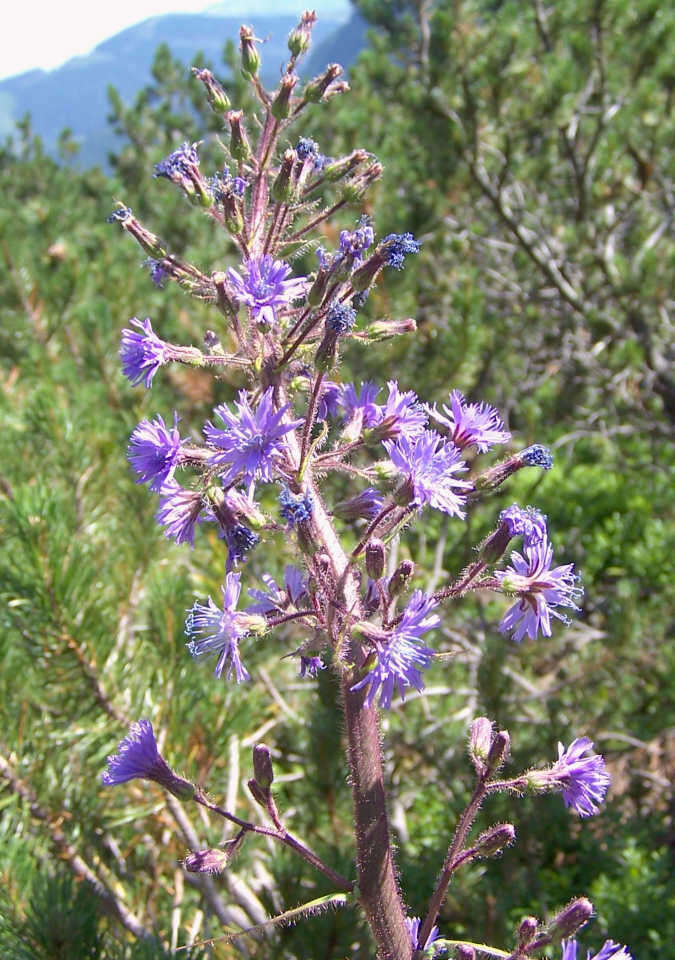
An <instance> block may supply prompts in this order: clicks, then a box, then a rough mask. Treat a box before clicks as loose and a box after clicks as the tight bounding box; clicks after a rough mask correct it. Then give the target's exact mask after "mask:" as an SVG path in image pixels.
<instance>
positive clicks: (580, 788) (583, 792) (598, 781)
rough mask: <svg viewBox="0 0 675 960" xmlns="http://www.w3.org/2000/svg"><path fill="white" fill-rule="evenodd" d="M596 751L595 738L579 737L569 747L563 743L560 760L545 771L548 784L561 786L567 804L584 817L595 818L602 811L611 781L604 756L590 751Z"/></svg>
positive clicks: (550, 786) (554, 786) (551, 786)
mask: <svg viewBox="0 0 675 960" xmlns="http://www.w3.org/2000/svg"><path fill="white" fill-rule="evenodd" d="M592 750H593V741H592V740H589V739H588V737H578V738H577V739H576V740H574V741H573V742H572V743H571V744H570V745H569V747H568V748H567V749H565V748H564V747H563V745H562V743H559V744H558V759H557V761H556V762H555V763H554V764H553V766H552V767H551V769H550V771H547V772H546V773H545V775H546V778H547V780H546V786H548V788H549V789H555V788H556V787H558V789H561V790H562V796H563V800H564V802H565V806H566V807H568V808H569V807H571V808H572V810H574V811H575V812H576V813H578V814H579V816H580V817H591V816H593V814H594V813H597V812H598V806H599V804H601V803H602V801H603V800H604V799H605V794H606V793H607V788H608V787H609V783H610V777H609V774H608V773H607V768H606V765H605V760H604V758H603V757H601V756H600V754H598V753H589V751H592ZM584 754H587V756H584ZM537 786H539V784H537Z"/></svg>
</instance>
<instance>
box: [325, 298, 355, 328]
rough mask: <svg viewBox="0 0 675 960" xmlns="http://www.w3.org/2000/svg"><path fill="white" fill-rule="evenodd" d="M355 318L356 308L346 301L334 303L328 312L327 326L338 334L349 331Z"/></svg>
mask: <svg viewBox="0 0 675 960" xmlns="http://www.w3.org/2000/svg"><path fill="white" fill-rule="evenodd" d="M355 320H356V310H354V309H353V307H350V306H348V305H347V304H346V303H333V304H331V306H330V307H329V308H328V312H327V313H326V327H327V329H328V330H330V331H331V333H335V334H337V336H341V335H342V334H345V333H349V331H350V330H351V329H352V327H353V326H354V321H355Z"/></svg>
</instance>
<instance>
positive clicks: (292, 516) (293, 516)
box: [279, 487, 313, 527]
mask: <svg viewBox="0 0 675 960" xmlns="http://www.w3.org/2000/svg"><path fill="white" fill-rule="evenodd" d="M312 507H313V505H312V498H311V496H310V494H308V493H301V494H300V495H299V496H297V497H294V496H293V494H292V493H291V491H290V490H289V489H288V487H284V488H283V490H282V491H281V493H280V494H279V513H280V514H281V516H282V517H283V518H284V520H285V521H286V522H287V523H288V524H289V525H290V526H291V527H295V526H296V525H297V524H298V523H305V522H306V521H307V520H310V519H311V517H312Z"/></svg>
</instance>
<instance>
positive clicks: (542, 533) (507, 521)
mask: <svg viewBox="0 0 675 960" xmlns="http://www.w3.org/2000/svg"><path fill="white" fill-rule="evenodd" d="M499 523H500V524H503V525H504V526H505V527H506V529H507V530H508V533H509V536H511V537H522V538H523V542H524V543H525V545H526V546H528V547H529V546H532V545H533V544H535V543H541V541H542V540H543V539H544V538H546V537H547V535H548V531H547V527H546V517H545V516H544V515H543V513H540V512H539V511H538V510H536V509H535V508H534V507H525V509H523V508H522V507H519V506H518V504H517V503H514V504H512V505H511V506H510V507H507V508H506V510H502V512H501V513H500V514H499Z"/></svg>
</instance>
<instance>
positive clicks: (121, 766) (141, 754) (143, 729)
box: [101, 720, 194, 798]
mask: <svg viewBox="0 0 675 960" xmlns="http://www.w3.org/2000/svg"><path fill="white" fill-rule="evenodd" d="M135 779H142V780H154V781H155V783H158V784H160V786H162V787H164V788H165V789H166V790H169V791H170V792H171V793H173V794H175V796H177V797H183V798H186V797H191V796H192V795H193V794H194V787H193V786H192V784H191V783H189V781H187V780H183V778H182V777H179V776H177V775H176V774H175V773H174V772H173V770H172V769H171V767H170V766H169V764H168V763H167V762H166V760H165V759H164V758H163V757H162V755H161V754H160V752H159V750H158V749H157V741H156V740H155V732H154V730H153V729H152V724H151V723H150V721H149V720H139V722H138V723H132V724H131V726H130V728H129V734H128V736H126V737H125V738H124V739H123V740H121V741H120V743H119V745H118V747H117V753H116V754H113V755H112V756H109V757H108V769H107V770H106V771H105V772H104V773H103V774H102V775H101V782H102V783H103V785H104V786H106V787H112V786H117V784H120V783H126V782H127V781H128V780H135Z"/></svg>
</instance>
